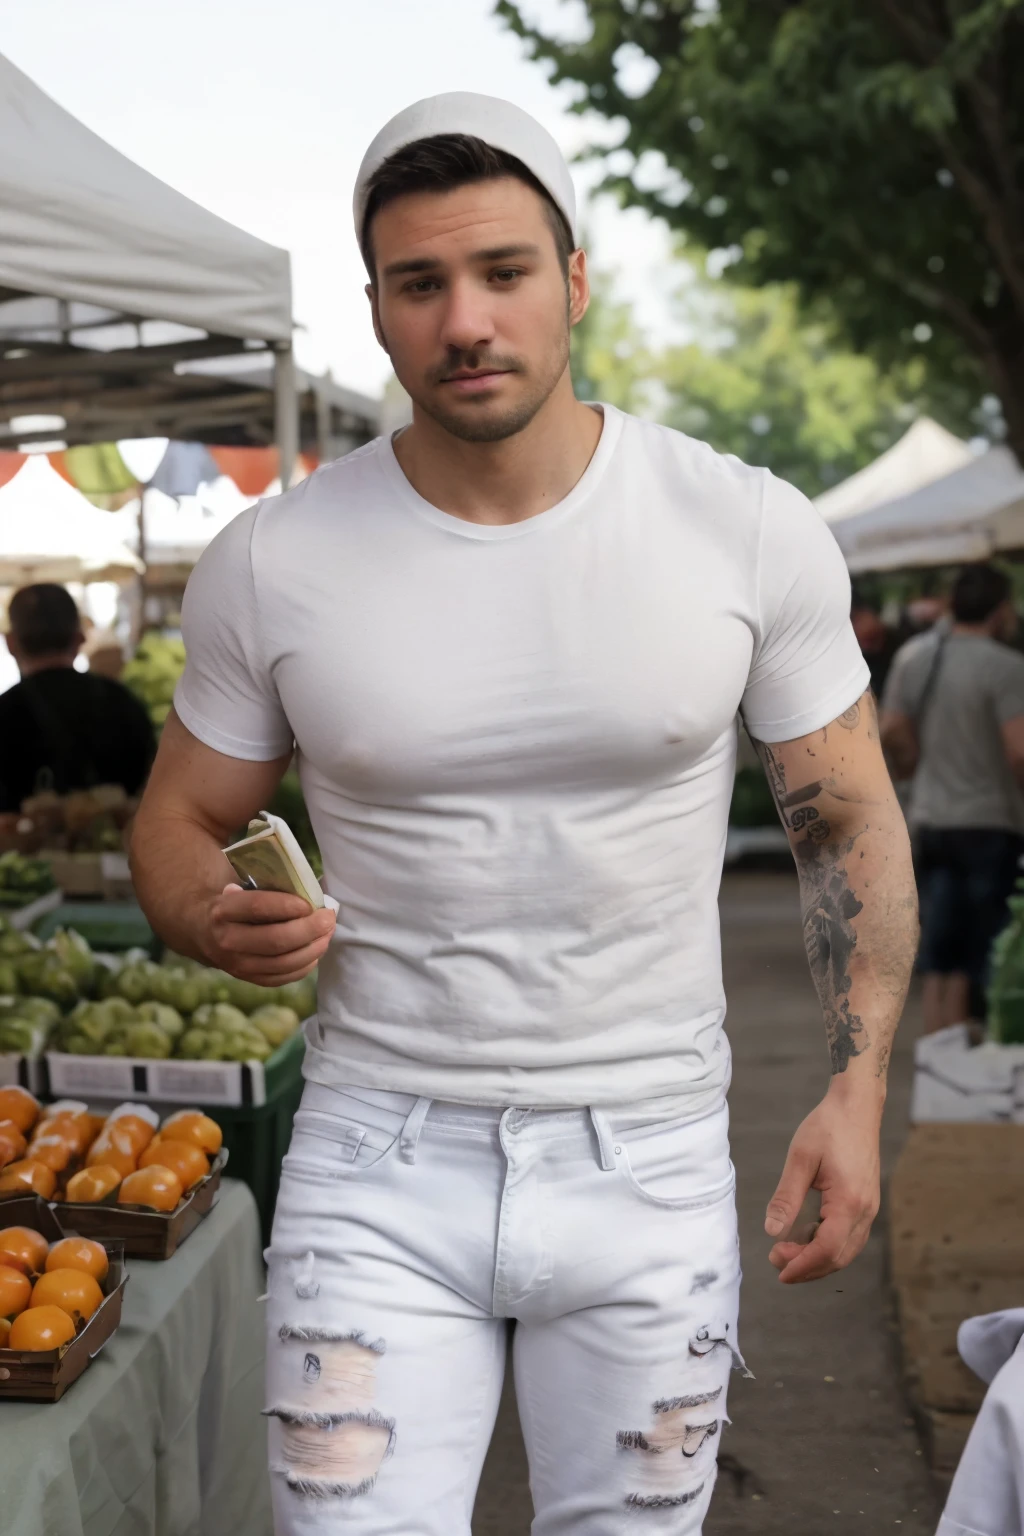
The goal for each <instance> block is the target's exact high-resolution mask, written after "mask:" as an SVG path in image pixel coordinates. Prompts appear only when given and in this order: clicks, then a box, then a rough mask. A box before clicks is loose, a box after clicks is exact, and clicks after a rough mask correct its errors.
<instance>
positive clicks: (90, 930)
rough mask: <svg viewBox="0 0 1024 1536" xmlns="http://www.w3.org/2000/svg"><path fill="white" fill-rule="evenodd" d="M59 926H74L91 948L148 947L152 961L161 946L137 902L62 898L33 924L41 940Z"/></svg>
mask: <svg viewBox="0 0 1024 1536" xmlns="http://www.w3.org/2000/svg"><path fill="white" fill-rule="evenodd" d="M58 928H74V929H75V930H76V932H78V933H80V934H81V935H82V938H83V939H85V940H86V941H87V942H88V943H89V944H90V945H91V946H92V948H93V949H98V950H100V951H101V952H102V951H107V950H117V949H148V950H149V952H150V954H151V955H152V956H153V958H154V960H156V959H158V958H159V951H160V950H161V948H162V945H161V944H160V941H159V939H158V938H157V937H156V935H155V934H154V932H153V930H152V928H151V927H150V926H149V923H148V921H147V920H146V916H145V913H144V912H143V910H142V908H141V907H140V906H139V904H138V902H137V901H65V902H63V903H62V904H61V905H60V906H59V907H54V909H53V911H52V912H47V913H45V914H44V916H42V917H41V918H40V919H39V921H38V922H37V923H36V924H35V925H34V927H33V932H34V933H35V934H36V936H37V937H38V938H40V939H43V940H46V939H49V938H52V937H53V935H54V934H55V933H56V931H57V929H58Z"/></svg>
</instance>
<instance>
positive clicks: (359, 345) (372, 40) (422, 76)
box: [0, 0, 672, 394]
mask: <svg viewBox="0 0 1024 1536" xmlns="http://www.w3.org/2000/svg"><path fill="white" fill-rule="evenodd" d="M491 10H492V0H430V3H429V4H425V3H423V0H174V3H173V4H168V3H163V4H154V3H148V4H147V3H145V0H87V3H84V0H32V3H31V4H30V5H29V4H21V5H14V4H13V3H8V4H7V5H5V6H3V7H2V10H0V52H2V53H4V54H6V55H7V57H8V58H9V59H10V60H11V61H12V62H13V63H14V64H16V65H17V66H18V67H19V68H20V69H23V70H24V71H25V72H26V74H28V75H30V76H31V77H32V79H33V80H34V81H35V82H36V83H37V84H38V85H40V86H41V87H42V88H43V89H44V90H45V91H47V92H49V94H50V95H51V96H53V97H54V98H55V99H56V100H57V101H58V102H60V104H61V105H62V106H64V107H66V108H67V109H68V110H69V111H70V112H73V113H74V114H75V116H76V117H79V118H80V119H81V120H82V121H83V122H84V123H86V124H88V126H89V127H90V128H92V129H93V130H94V131H95V132H97V133H99V134H101V135H102V136H103V137H104V138H105V139H107V140H109V142H110V143H112V144H114V145H115V146H116V147H117V148H118V149H119V150H121V151H122V152H123V153H124V154H127V155H130V156H131V158H132V159H133V160H136V161H137V162H138V163H139V164H140V165H143V166H145V167H146V169H147V170H150V171H152V172H154V173H155V174H156V175H157V176H160V177H162V178H163V179H164V180H165V181H167V182H170V184H171V185H172V186H174V187H177V188H178V189H179V190H180V191H182V192H184V193H186V194H187V195H188V196H189V197H192V198H194V199H195V200H196V201H197V202H199V203H202V204H204V205H205V206H206V207H207V208H210V209H212V210H213V211H214V212H216V213H218V214H220V215H221V216H222V217H223V218H226V219H230V220H231V221H232V223H235V224H238V225H241V226H242V227H243V228H245V229H248V230H251V231H252V232H253V233H254V234H256V235H259V236H261V237H262V238H264V239H266V240H270V241H273V242H274V243H275V244H277V245H282V246H285V247H287V248H288V249H289V250H290V251H291V253H292V258H293V275H294V285H295V314H296V317H297V319H298V320H299V321H300V322H301V323H302V324H303V325H304V326H305V327H306V332H305V334H304V335H302V336H300V340H299V356H300V361H302V362H303V363H305V364H306V366H307V367H310V368H314V369H318V370H319V369H322V368H324V367H327V366H330V367H331V368H332V369H333V371H334V375H335V377H336V378H337V379H338V380H340V381H341V382H342V383H345V384H348V385H350V386H352V387H354V388H356V389H362V390H365V391H367V392H369V393H373V394H376V393H377V392H378V391H379V390H380V388H381V386H382V384H383V382H384V380H385V379H386V378H387V376H388V374H389V372H390V369H389V365H388V362H387V359H386V358H385V356H384V354H383V353H382V352H381V351H380V350H379V348H378V347H377V344H376V342H375V341H374V339H373V334H372V332H371V330H370V323H369V318H368V313H367V305H366V300H365V298H364V296H363V292H362V288H363V283H364V282H365V274H364V272H363V269H362V265H361V262H360V259H359V255H358V252H357V250H356V246H355V239H354V236H353V233H352V228H351V224H350V222H349V206H350V197H351V189H352V182H353V179H354V176H355V171H356V168H357V166H358V164H359V161H360V158H361V156H362V152H363V150H364V149H365V147H366V145H367V144H368V143H369V141H370V139H371V138H372V137H373V135H374V134H375V133H376V131H377V129H378V128H379V127H380V126H381V124H382V123H384V122H385V121H386V120H387V119H388V118H389V117H390V116H391V115H392V114H393V113H395V112H396V111H398V110H399V109H400V108H401V107H404V106H406V105H407V104H408V103H409V102H410V101H414V100H416V99H417V98H419V97H421V96H427V95H432V94H433V93H434V92H436V91H446V90H477V91H484V92H487V93H489V94H493V95H497V96H506V97H509V98H510V99H511V100H514V101H516V102H518V103H519V104H520V105H521V106H523V107H525V108H526V109H527V110H528V111H530V112H532V113H533V114H534V115H535V116H536V117H538V118H540V119H541V121H542V122H543V123H544V124H545V126H546V127H547V128H549V129H550V131H551V132H552V133H553V134H554V135H555V137H556V138H557V139H558V141H559V143H560V144H561V145H562V147H563V149H565V150H566V152H567V153H570V154H571V153H573V152H575V151H576V150H577V149H579V148H580V147H581V146H582V144H584V143H585V142H586V141H587V137H588V135H589V134H602V133H603V134H604V135H607V128H606V127H603V126H602V125H600V124H591V125H587V124H585V123H584V122H583V121H582V120H581V119H580V118H578V117H576V116H574V115H573V114H571V113H569V112H568V111H567V109H566V103H567V99H568V98H567V96H566V94H565V92H564V91H556V90H555V89H553V88H552V87H551V86H550V85H549V84H548V83H547V80H546V79H545V76H544V74H543V72H542V70H541V69H540V68H539V67H538V66H537V65H535V64H532V63H531V62H529V61H528V60H527V59H526V58H524V56H523V53H522V48H521V45H520V44H519V43H518V41H517V40H516V39H515V38H514V37H512V36H511V35H510V34H509V33H507V32H506V31H505V30H504V29H503V28H502V27H501V26H500V25H499V23H498V22H497V21H496V20H495V19H494V18H493V16H492V15H491ZM532 11H533V13H534V14H535V15H538V16H540V17H542V18H557V17H562V18H564V17H568V19H569V21H570V22H571V19H572V8H571V0H570V5H569V6H565V7H564V6H562V5H560V4H559V0H532ZM574 174H576V173H575V172H574ZM576 180H577V186H578V188H579V187H581V186H583V185H584V183H585V178H584V176H581V175H579V174H577V175H576ZM587 221H588V224H589V227H590V229H591V231H592V235H593V238H592V241H591V249H592V256H593V258H594V259H596V260H597V262H598V263H599V264H601V265H604V266H608V267H611V268H614V269H617V270H620V271H621V272H622V274H623V275H622V279H621V285H620V286H621V290H622V291H623V292H625V293H626V294H627V296H629V297H631V298H633V299H634V300H635V302H636V304H637V308H638V314H639V317H640V319H641V320H642V321H643V322H644V323H645V324H647V325H648V326H650V327H652V328H659V327H660V326H662V325H663V324H664V323H665V320H666V305H665V301H664V295H665V294H666V292H667V290H668V288H669V287H670V285H671V282H672V277H671V272H670V270H669V268H668V263H667V257H668V244H667V239H666V236H665V233H664V230H663V228H662V226H661V225H660V224H658V223H657V222H653V221H650V220H648V219H647V217H646V215H644V214H642V213H640V212H639V211H636V210H634V211H631V212H629V213H623V212H621V211H620V210H619V209H618V208H617V207H614V206H613V205H611V204H610V203H609V201H608V200H607V199H605V200H603V202H602V205H601V206H599V207H598V208H596V209H594V210H592V211H591V213H590V214H589V215H588V220H587Z"/></svg>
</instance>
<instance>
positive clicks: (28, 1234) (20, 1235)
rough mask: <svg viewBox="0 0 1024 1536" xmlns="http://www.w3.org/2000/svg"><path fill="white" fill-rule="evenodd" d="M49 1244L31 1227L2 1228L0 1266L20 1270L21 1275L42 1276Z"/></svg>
mask: <svg viewBox="0 0 1024 1536" xmlns="http://www.w3.org/2000/svg"><path fill="white" fill-rule="evenodd" d="M49 1247H50V1245H49V1243H48V1242H47V1241H46V1238H45V1237H44V1236H43V1234H42V1233H41V1232H33V1230H32V1228H31V1227H4V1228H3V1230H2V1231H0V1264H9V1265H10V1266H11V1267H12V1269H20V1270H21V1272H22V1274H23V1275H38V1274H42V1271H43V1268H44V1266H45V1264H46V1255H47V1253H48V1251H49Z"/></svg>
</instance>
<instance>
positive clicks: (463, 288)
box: [441, 280, 494, 352]
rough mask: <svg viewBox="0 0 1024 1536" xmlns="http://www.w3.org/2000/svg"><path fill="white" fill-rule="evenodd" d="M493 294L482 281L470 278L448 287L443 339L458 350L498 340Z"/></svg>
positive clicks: (465, 350)
mask: <svg viewBox="0 0 1024 1536" xmlns="http://www.w3.org/2000/svg"><path fill="white" fill-rule="evenodd" d="M488 298H489V295H488V294H487V293H486V291H485V290H483V289H481V288H480V286H479V284H478V283H475V282H472V281H469V280H466V281H461V282H460V281H456V282H454V283H452V285H451V287H450V288H449V290H448V303H447V307H446V309H445V316H444V325H443V327H442V332H441V340H442V341H443V342H444V344H445V346H446V347H451V348H452V349H453V350H455V351H458V352H470V351H472V350H473V348H474V347H481V346H489V345H490V343H491V342H492V341H493V340H494V321H493V318H492V315H491V306H490V304H489V303H488Z"/></svg>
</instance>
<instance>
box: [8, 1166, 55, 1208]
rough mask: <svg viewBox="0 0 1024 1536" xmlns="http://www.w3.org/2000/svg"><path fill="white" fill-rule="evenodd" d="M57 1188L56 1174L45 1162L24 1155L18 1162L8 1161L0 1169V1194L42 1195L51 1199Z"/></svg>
mask: <svg viewBox="0 0 1024 1536" xmlns="http://www.w3.org/2000/svg"><path fill="white" fill-rule="evenodd" d="M56 1188H57V1175H56V1174H55V1173H54V1171H53V1169H52V1168H48V1167H47V1166H46V1164H45V1163H37V1162H35V1161H34V1159H33V1158H30V1157H26V1158H24V1159H23V1160H22V1161H21V1162H19V1163H8V1164H7V1167H6V1168H4V1169H3V1170H2V1171H0V1195H13V1194H18V1195H31V1194H36V1195H42V1197H43V1199H44V1200H52V1199H53V1192H54V1190H55V1189H56Z"/></svg>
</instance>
